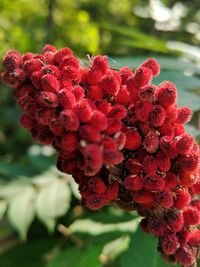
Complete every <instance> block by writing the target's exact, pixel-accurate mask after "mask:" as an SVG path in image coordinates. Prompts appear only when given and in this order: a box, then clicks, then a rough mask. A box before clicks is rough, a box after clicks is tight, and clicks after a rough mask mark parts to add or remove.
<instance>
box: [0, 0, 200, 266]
mask: <svg viewBox="0 0 200 267" xmlns="http://www.w3.org/2000/svg"><path fill="white" fill-rule="evenodd" d="M46 43H51V44H53V45H55V46H57V47H58V48H61V47H63V46H69V47H70V48H71V49H73V50H74V51H75V54H76V56H77V57H80V58H84V57H85V56H86V54H90V55H95V54H98V53H101V54H107V55H108V56H109V58H110V62H111V64H112V65H113V66H114V67H115V68H119V67H121V66H124V65H129V66H131V67H132V68H135V67H136V66H137V65H139V64H140V63H142V61H143V60H144V59H145V58H146V57H148V56H150V57H155V58H156V59H158V61H159V62H160V64H161V67H162V72H161V74H160V76H159V77H158V78H156V79H155V80H154V82H155V83H156V84H157V83H159V82H160V81H163V80H166V79H169V80H171V81H173V82H175V83H176V84H177V86H178V90H179V104H181V105H189V106H190V107H191V108H192V109H193V111H194V116H193V120H192V123H191V124H190V125H188V131H189V132H190V133H191V134H192V135H193V136H195V137H196V138H197V140H199V135H200V132H199V129H200V119H199V110H200V68H199V65H200V48H199V44H200V1H199V0H185V1H173V0H163V1H161V0H149V1H148V0H144V1H140V0H73V1H72V0H17V1H12V0H0V57H1V58H2V57H3V55H4V54H5V52H6V51H7V50H8V49H11V48H15V49H17V50H19V51H20V52H21V53H23V52H26V51H32V52H41V51H42V47H43V45H44V44H46ZM0 68H1V69H2V67H0ZM19 116H20V110H19V109H18V108H17V107H16V104H15V103H14V100H13V98H12V92H11V89H10V88H6V87H5V86H4V85H3V84H1V83H0V220H1V222H0V266H1V267H14V266H20V267H71V266H74V267H86V266H87V267H102V266H110V267H130V266H131V267H146V266H149V267H167V266H171V265H169V264H166V263H164V262H163V261H162V260H161V259H160V256H159V255H158V253H157V252H156V249H155V248H156V240H155V239H154V238H152V237H150V236H148V235H146V234H143V233H142V232H141V231H140V230H139V229H137V226H138V217H137V216H136V214H134V213H125V212H122V211H120V210H118V209H115V208H114V207H107V208H104V209H103V210H101V211H96V212H90V211H88V210H86V209H85V208H84V207H81V206H80V205H79V195H78V192H77V188H76V185H75V184H74V183H73V180H72V179H71V177H68V176H66V175H63V174H61V173H59V172H58V171H57V170H56V169H55V167H54V165H55V162H56V160H55V154H54V151H53V150H52V149H51V147H49V146H39V145H37V144H36V143H33V142H32V140H31V138H30V136H29V134H28V133H27V132H26V130H24V129H22V127H20V126H19V124H18V118H19ZM199 266H200V265H199Z"/></svg>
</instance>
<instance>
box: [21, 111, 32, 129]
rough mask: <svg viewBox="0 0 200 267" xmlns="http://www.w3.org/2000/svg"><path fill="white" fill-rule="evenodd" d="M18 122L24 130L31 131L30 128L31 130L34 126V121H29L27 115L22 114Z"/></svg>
mask: <svg viewBox="0 0 200 267" xmlns="http://www.w3.org/2000/svg"><path fill="white" fill-rule="evenodd" d="M19 122H20V124H21V125H22V126H23V127H24V128H26V129H31V128H33V127H34V126H35V124H36V121H34V120H33V119H31V118H30V117H29V115H28V114H27V113H24V114H23V115H22V116H21V118H20V120H19Z"/></svg>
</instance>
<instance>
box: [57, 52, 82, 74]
mask: <svg viewBox="0 0 200 267" xmlns="http://www.w3.org/2000/svg"><path fill="white" fill-rule="evenodd" d="M65 67H71V68H75V69H78V68H79V67H80V63H79V61H78V59H76V58H75V57H74V56H72V55H67V56H65V57H63V59H62V61H61V63H60V69H61V70H62V69H64V68H65Z"/></svg>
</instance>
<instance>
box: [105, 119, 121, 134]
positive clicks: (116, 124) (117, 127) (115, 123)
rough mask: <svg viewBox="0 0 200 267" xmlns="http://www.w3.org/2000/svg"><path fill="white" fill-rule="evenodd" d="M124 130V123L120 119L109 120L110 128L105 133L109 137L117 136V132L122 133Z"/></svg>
mask: <svg viewBox="0 0 200 267" xmlns="http://www.w3.org/2000/svg"><path fill="white" fill-rule="evenodd" d="M121 128H122V123H121V121H120V120H118V119H111V118H109V119H108V126H107V129H106V130H105V133H106V134H108V135H111V134H116V133H117V132H120V131H121Z"/></svg>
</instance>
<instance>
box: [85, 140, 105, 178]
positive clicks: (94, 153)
mask: <svg viewBox="0 0 200 267" xmlns="http://www.w3.org/2000/svg"><path fill="white" fill-rule="evenodd" d="M82 154H83V157H84V161H85V165H86V167H87V168H88V169H89V170H92V171H94V172H96V173H97V172H98V171H99V170H100V169H101V167H102V164H103V156H102V151H101V148H100V146H98V145H97V144H89V145H87V146H86V147H85V148H84V149H83V151H82Z"/></svg>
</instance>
